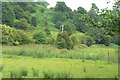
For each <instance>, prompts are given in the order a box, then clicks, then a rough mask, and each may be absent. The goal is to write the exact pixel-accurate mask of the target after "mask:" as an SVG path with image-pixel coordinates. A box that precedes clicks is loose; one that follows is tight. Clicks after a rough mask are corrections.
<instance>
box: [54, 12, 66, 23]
mask: <svg viewBox="0 0 120 80" xmlns="http://www.w3.org/2000/svg"><path fill="white" fill-rule="evenodd" d="M66 20H67V17H66V16H65V14H64V13H62V12H58V11H57V12H55V14H54V18H53V22H54V23H55V24H56V23H57V22H58V21H61V22H64V21H66Z"/></svg>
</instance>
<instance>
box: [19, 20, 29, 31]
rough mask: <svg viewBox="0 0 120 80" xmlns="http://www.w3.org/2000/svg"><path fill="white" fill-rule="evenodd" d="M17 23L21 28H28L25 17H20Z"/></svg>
mask: <svg viewBox="0 0 120 80" xmlns="http://www.w3.org/2000/svg"><path fill="white" fill-rule="evenodd" d="M19 25H20V28H21V29H24V30H27V29H28V22H27V20H26V19H25V18H22V19H20V21H19Z"/></svg>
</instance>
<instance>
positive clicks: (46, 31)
mask: <svg viewBox="0 0 120 80" xmlns="http://www.w3.org/2000/svg"><path fill="white" fill-rule="evenodd" d="M44 31H45V33H46V35H47V36H48V37H51V32H50V30H49V29H48V27H45V29H44Z"/></svg>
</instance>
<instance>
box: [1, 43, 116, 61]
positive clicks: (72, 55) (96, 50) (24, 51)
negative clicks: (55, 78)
mask: <svg viewBox="0 0 120 80" xmlns="http://www.w3.org/2000/svg"><path fill="white" fill-rule="evenodd" d="M82 52H83V53H84V59H85V60H103V61H106V60H107V58H108V55H107V54H108V52H110V62H116V63H117V61H118V53H117V48H109V47H105V46H102V47H99V46H98V47H97V46H92V47H88V48H75V49H74V50H71V51H68V50H66V49H61V50H59V49H57V48H55V47H54V46H51V45H34V44H32V45H22V46H3V52H2V53H3V54H9V55H17V56H33V57H34V58H68V59H82ZM9 57H10V56H9Z"/></svg>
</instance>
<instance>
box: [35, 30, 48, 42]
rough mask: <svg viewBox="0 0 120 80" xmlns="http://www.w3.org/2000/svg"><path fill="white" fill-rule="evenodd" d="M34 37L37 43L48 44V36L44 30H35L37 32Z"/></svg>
mask: <svg viewBox="0 0 120 80" xmlns="http://www.w3.org/2000/svg"><path fill="white" fill-rule="evenodd" d="M33 39H35V40H36V43H37V44H46V43H47V36H46V33H45V32H44V31H39V32H35V34H34V35H33Z"/></svg>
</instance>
